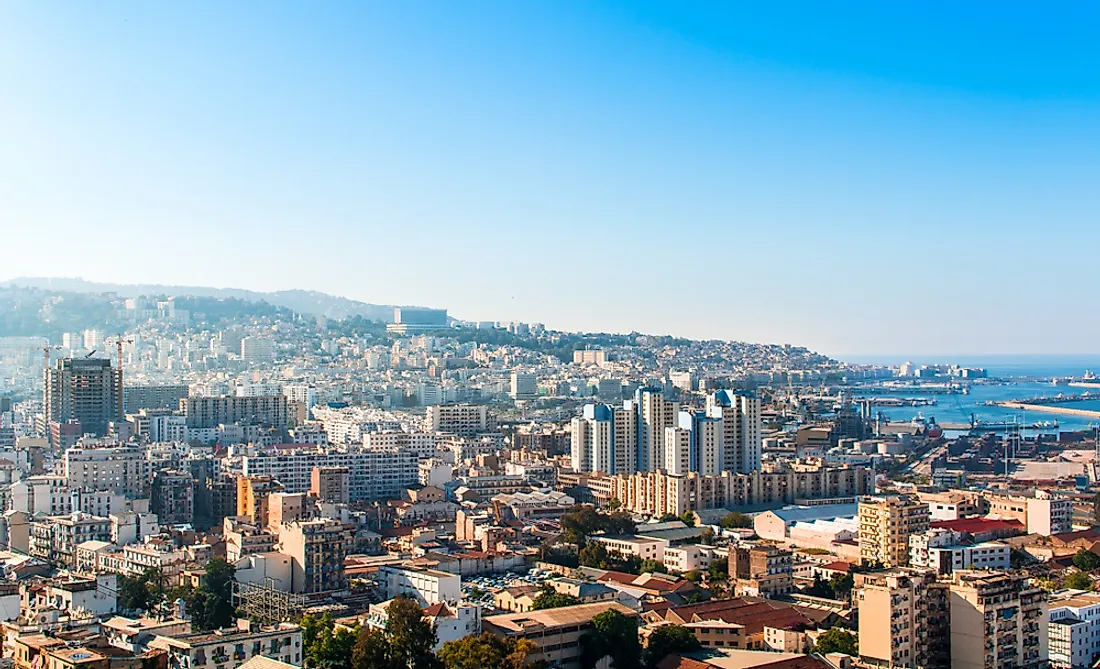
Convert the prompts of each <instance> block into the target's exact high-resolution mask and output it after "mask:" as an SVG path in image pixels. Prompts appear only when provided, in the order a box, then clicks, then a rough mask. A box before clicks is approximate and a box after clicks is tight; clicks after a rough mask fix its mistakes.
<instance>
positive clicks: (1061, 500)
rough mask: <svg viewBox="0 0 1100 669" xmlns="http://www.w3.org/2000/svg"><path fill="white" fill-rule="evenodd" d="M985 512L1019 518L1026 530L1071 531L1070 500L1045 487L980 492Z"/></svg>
mask: <svg viewBox="0 0 1100 669" xmlns="http://www.w3.org/2000/svg"><path fill="white" fill-rule="evenodd" d="M983 496H984V497H985V501H986V504H987V505H988V507H989V509H988V512H987V515H989V516H993V517H997V518H1003V519H1011V520H1018V521H1020V522H1021V523H1023V524H1024V525H1026V526H1027V531H1028V533H1029V534H1042V535H1045V536H1050V535H1052V534H1064V533H1066V532H1072V531H1073V500H1072V499H1069V498H1068V497H1059V496H1058V495H1057V494H1055V493H1052V492H1050V491H1047V490H1034V491H1029V492H1027V493H1021V492H1014V493H1000V492H986V493H983Z"/></svg>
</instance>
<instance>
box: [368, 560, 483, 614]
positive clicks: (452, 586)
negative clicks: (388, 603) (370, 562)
mask: <svg viewBox="0 0 1100 669" xmlns="http://www.w3.org/2000/svg"><path fill="white" fill-rule="evenodd" d="M378 583H379V585H380V586H381V588H382V592H383V595H382V596H383V597H385V598H386V599H393V598H394V597H396V596H398V595H408V596H409V597H412V598H414V599H416V600H417V601H418V602H419V603H420V605H421V606H428V605H430V604H435V603H437V602H443V603H445V604H457V603H458V602H459V601H460V600H461V599H462V577H461V576H459V575H458V574H452V573H450V572H446V571H439V570H437V569H425V568H422V567H412V566H399V565H383V566H381V567H379V568H378Z"/></svg>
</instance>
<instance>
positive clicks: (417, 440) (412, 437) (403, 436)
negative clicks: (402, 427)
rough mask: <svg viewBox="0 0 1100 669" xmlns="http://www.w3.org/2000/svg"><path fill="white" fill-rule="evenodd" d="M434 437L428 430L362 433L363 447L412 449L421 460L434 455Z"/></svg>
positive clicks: (373, 449) (375, 449) (374, 449)
mask: <svg viewBox="0 0 1100 669" xmlns="http://www.w3.org/2000/svg"><path fill="white" fill-rule="evenodd" d="M435 444H436V437H435V434H434V433H430V432H401V431H394V430H387V431H385V432H368V433H366V434H364V435H363V448H365V449H366V450H369V451H377V450H386V449H394V448H403V449H405V450H409V451H413V452H414V453H416V456H417V457H418V458H420V459H421V460H427V459H428V458H431V457H432V456H434V455H435Z"/></svg>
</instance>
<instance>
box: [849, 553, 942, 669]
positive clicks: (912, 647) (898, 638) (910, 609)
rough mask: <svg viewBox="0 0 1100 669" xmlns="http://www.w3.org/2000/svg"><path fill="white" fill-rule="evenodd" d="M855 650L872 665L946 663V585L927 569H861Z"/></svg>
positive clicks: (914, 668) (930, 665) (857, 593)
mask: <svg viewBox="0 0 1100 669" xmlns="http://www.w3.org/2000/svg"><path fill="white" fill-rule="evenodd" d="M859 578H860V579H861V580H857V582H856V593H855V597H854V599H855V602H856V606H857V607H858V610H859V655H860V660H862V662H863V663H864V664H867V665H869V666H874V667H891V668H893V667H906V668H913V669H917V668H921V667H948V666H951V664H950V660H951V648H950V644H949V640H950V637H949V630H950V629H951V623H950V611H949V608H948V600H947V585H946V584H945V583H941V582H938V581H937V580H936V574H935V572H933V571H929V570H920V569H893V570H890V571H886V572H876V573H871V574H864V575H860V576H859Z"/></svg>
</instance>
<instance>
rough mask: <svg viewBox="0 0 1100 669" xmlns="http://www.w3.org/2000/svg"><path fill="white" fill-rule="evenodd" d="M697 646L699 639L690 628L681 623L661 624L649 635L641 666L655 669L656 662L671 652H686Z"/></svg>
mask: <svg viewBox="0 0 1100 669" xmlns="http://www.w3.org/2000/svg"><path fill="white" fill-rule="evenodd" d="M699 648H700V646H699V640H698V639H696V638H695V634H693V633H692V631H691V630H690V629H688V628H686V627H684V626H682V625H662V626H661V627H658V628H657V629H655V630H653V633H652V634H650V635H649V642H648V643H647V644H646V648H645V653H643V656H642V658H643V666H644V667H645V668H646V669H656V667H657V663H658V662H660V661H661V660H663V659H665V658H666V657H668V656H669V655H672V654H673V653H688V652H691V651H693V650H698V649H699Z"/></svg>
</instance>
